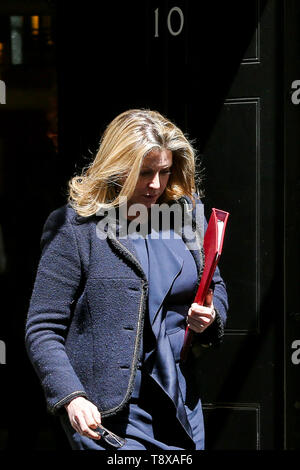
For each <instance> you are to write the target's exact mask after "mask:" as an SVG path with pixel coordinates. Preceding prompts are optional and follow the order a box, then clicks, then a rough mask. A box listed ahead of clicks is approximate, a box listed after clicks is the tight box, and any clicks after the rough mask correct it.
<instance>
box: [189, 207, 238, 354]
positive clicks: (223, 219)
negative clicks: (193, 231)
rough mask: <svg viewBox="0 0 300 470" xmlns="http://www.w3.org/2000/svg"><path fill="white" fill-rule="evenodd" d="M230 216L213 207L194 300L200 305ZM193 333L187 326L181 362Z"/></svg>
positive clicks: (217, 258) (214, 266)
mask: <svg viewBox="0 0 300 470" xmlns="http://www.w3.org/2000/svg"><path fill="white" fill-rule="evenodd" d="M228 217H229V212H225V211H221V210H219V209H212V213H211V216H210V219H209V222H208V226H207V229H206V232H205V236H204V242H203V248H204V256H205V263H204V270H203V274H202V278H201V281H200V284H199V287H198V290H197V294H196V297H195V300H194V303H197V304H199V305H204V302H205V297H206V295H207V293H208V289H209V287H210V285H211V281H212V278H213V275H214V272H215V269H216V267H217V264H218V262H219V259H220V256H221V253H222V247H223V240H224V234H225V229H226V224H227V220H228ZM193 335H194V332H193V330H190V329H189V327H187V328H186V330H185V337H184V343H183V347H182V350H181V355H180V359H181V362H185V360H186V358H187V355H188V351H189V347H190V346H191V344H192V340H193Z"/></svg>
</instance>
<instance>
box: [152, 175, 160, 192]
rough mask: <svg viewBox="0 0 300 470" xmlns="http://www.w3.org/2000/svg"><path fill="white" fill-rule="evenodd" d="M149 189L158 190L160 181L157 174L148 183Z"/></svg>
mask: <svg viewBox="0 0 300 470" xmlns="http://www.w3.org/2000/svg"><path fill="white" fill-rule="evenodd" d="M149 187H150V188H153V189H159V188H160V179H159V173H156V174H155V175H154V176H153V178H152V179H151V181H150V183H149Z"/></svg>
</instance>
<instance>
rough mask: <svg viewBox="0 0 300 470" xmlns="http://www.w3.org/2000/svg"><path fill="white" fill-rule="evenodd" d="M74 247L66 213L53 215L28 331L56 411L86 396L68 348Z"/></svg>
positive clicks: (77, 271) (76, 270) (76, 276)
mask: <svg viewBox="0 0 300 470" xmlns="http://www.w3.org/2000/svg"><path fill="white" fill-rule="evenodd" d="M76 243H77V242H76V238H75V234H74V228H73V226H72V224H71V223H70V221H69V219H68V217H67V214H66V210H65V209H64V210H62V209H57V210H56V211H54V212H52V213H51V214H50V216H49V217H48V219H47V221H46V223H45V225H44V228H43V233H42V237H41V257H40V261H39V265H38V269H37V273H36V278H35V282H34V286H33V291H32V295H31V299H30V303H29V311H28V316H27V321H26V327H25V344H26V350H27V353H28V355H29V358H30V360H31V362H32V364H33V366H34V368H35V370H36V372H37V375H38V377H39V379H40V381H41V384H42V386H43V389H44V393H45V397H46V401H47V407H48V410H49V411H50V412H52V413H56V412H57V411H58V410H59V409H60V408H61V407H62V406H63V405H64V404H65V403H67V402H68V401H70V399H72V398H74V397H76V396H86V392H85V390H84V388H83V386H82V384H81V382H80V380H79V379H78V377H77V375H76V373H75V371H74V369H73V367H72V365H71V363H70V361H69V359H68V356H67V354H66V350H65V338H66V334H67V331H68V326H69V322H70V316H71V308H70V307H71V302H72V300H73V298H74V296H75V294H76V290H77V288H78V286H79V283H80V279H81V263H80V257H79V252H78V248H77V244H76Z"/></svg>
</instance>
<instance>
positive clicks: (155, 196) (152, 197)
mask: <svg viewBox="0 0 300 470" xmlns="http://www.w3.org/2000/svg"><path fill="white" fill-rule="evenodd" d="M143 197H144V198H146V199H147V200H148V201H152V199H157V197H158V194H154V195H152V194H143Z"/></svg>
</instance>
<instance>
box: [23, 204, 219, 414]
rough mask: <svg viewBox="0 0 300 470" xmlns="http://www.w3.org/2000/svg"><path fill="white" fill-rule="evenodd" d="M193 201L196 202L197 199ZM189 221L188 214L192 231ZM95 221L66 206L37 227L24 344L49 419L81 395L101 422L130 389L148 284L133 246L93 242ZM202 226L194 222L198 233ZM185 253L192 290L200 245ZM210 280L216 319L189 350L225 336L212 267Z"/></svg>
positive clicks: (124, 400) (200, 260) (123, 242)
mask: <svg viewBox="0 0 300 470" xmlns="http://www.w3.org/2000/svg"><path fill="white" fill-rule="evenodd" d="M186 202H188V203H189V204H191V201H190V200H189V199H188V198H181V199H180V200H179V201H177V202H176V204H182V205H183V204H184V203H186ZM197 203H198V204H202V203H201V201H200V200H199V199H198V200H197ZM194 216H195V211H193V221H192V222H193V228H195V226H196V225H195V224H196V221H195V219H194ZM98 222H99V217H98V216H96V215H95V216H91V217H80V216H78V215H77V214H76V212H75V211H74V209H73V208H72V207H71V206H70V205H69V204H66V205H64V206H62V207H60V208H59V209H57V210H55V211H53V212H52V213H51V214H50V215H49V217H48V219H47V220H46V223H45V225H44V228H43V233H42V238H41V250H42V251H41V258H40V262H39V265H38V269H37V274H36V278H35V283H34V287H33V292H32V296H31V300H30V305H29V312H28V318H27V322H26V337H25V340H26V348H27V352H28V355H29V357H30V360H31V362H32V364H33V366H34V368H35V370H36V372H37V374H38V377H39V379H40V381H41V384H42V386H43V389H44V393H45V397H46V401H47V407H48V409H49V411H50V412H52V413H58V412H59V411H60V410H61V409H62V407H63V405H64V404H65V403H67V402H69V401H70V400H71V399H72V398H74V397H76V396H85V397H87V398H88V399H89V400H90V401H92V402H93V403H94V404H95V405H96V406H97V407H98V409H99V411H100V412H101V415H102V416H110V415H113V414H115V413H117V412H118V411H119V410H121V409H122V408H123V407H124V406H125V405H126V404H127V403H128V401H129V399H130V397H131V394H132V390H133V387H134V383H135V376H136V370H137V367H138V363H139V353H140V347H141V339H142V335H143V325H144V317H145V313H146V312H147V302H148V294H149V286H148V281H147V278H146V276H145V273H144V272H143V269H142V267H141V265H140V263H139V261H138V259H137V255H136V253H135V248H134V245H133V243H132V241H131V240H130V239H129V238H126V239H118V237H116V236H115V234H114V233H113V232H110V231H108V232H107V237H106V238H105V239H100V238H99V236H97V230H96V227H97V223H98ZM201 223H204V221H203V220H202V221H200V222H199V221H197V224H198V225H197V229H198V230H199V229H200V227H199V224H200V225H201ZM205 223H206V222H205ZM196 234H199V232H196ZM182 237H183V240H184V241H185V242H186V243H187V244H188V240H185V237H184V234H182ZM196 238H197V240H200V239H201V237H200V238H199V237H198V236H196ZM199 243H200V242H199ZM191 253H192V255H193V257H194V259H195V262H196V266H197V270H198V276H199V279H198V284H199V282H200V279H201V273H202V270H203V261H204V257H203V250H202V246H200V245H199V246H198V249H195V246H193V249H192V250H191ZM213 281H214V306H215V309H216V312H217V315H216V319H215V321H214V322H213V323H212V325H210V326H209V327H208V328H207V329H206V331H205V332H203V333H202V334H196V335H195V341H194V344H195V348H196V347H197V344H200V343H201V344H203V343H206V344H210V345H214V344H218V343H220V342H221V340H222V336H223V334H224V324H225V320H226V312H227V307H228V306H227V295H226V289H225V285H224V282H223V280H222V278H221V277H220V273H219V270H218V269H217V270H216V273H215V276H214V278H213ZM197 286H198V285H197ZM195 293H196V290H195ZM158 307H159V306H158ZM154 333H155V334H156V335H158V334H159V331H157V332H154ZM182 334H184V331H182ZM171 347H172V344H171ZM174 347H177V348H178V345H174ZM162 359H163V355H162ZM193 365H194V356H193V350H191V352H190V356H189V360H188V362H187V365H186V367H187V368H190V370H192V368H193ZM162 386H163V387H164V384H163V385H162Z"/></svg>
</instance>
